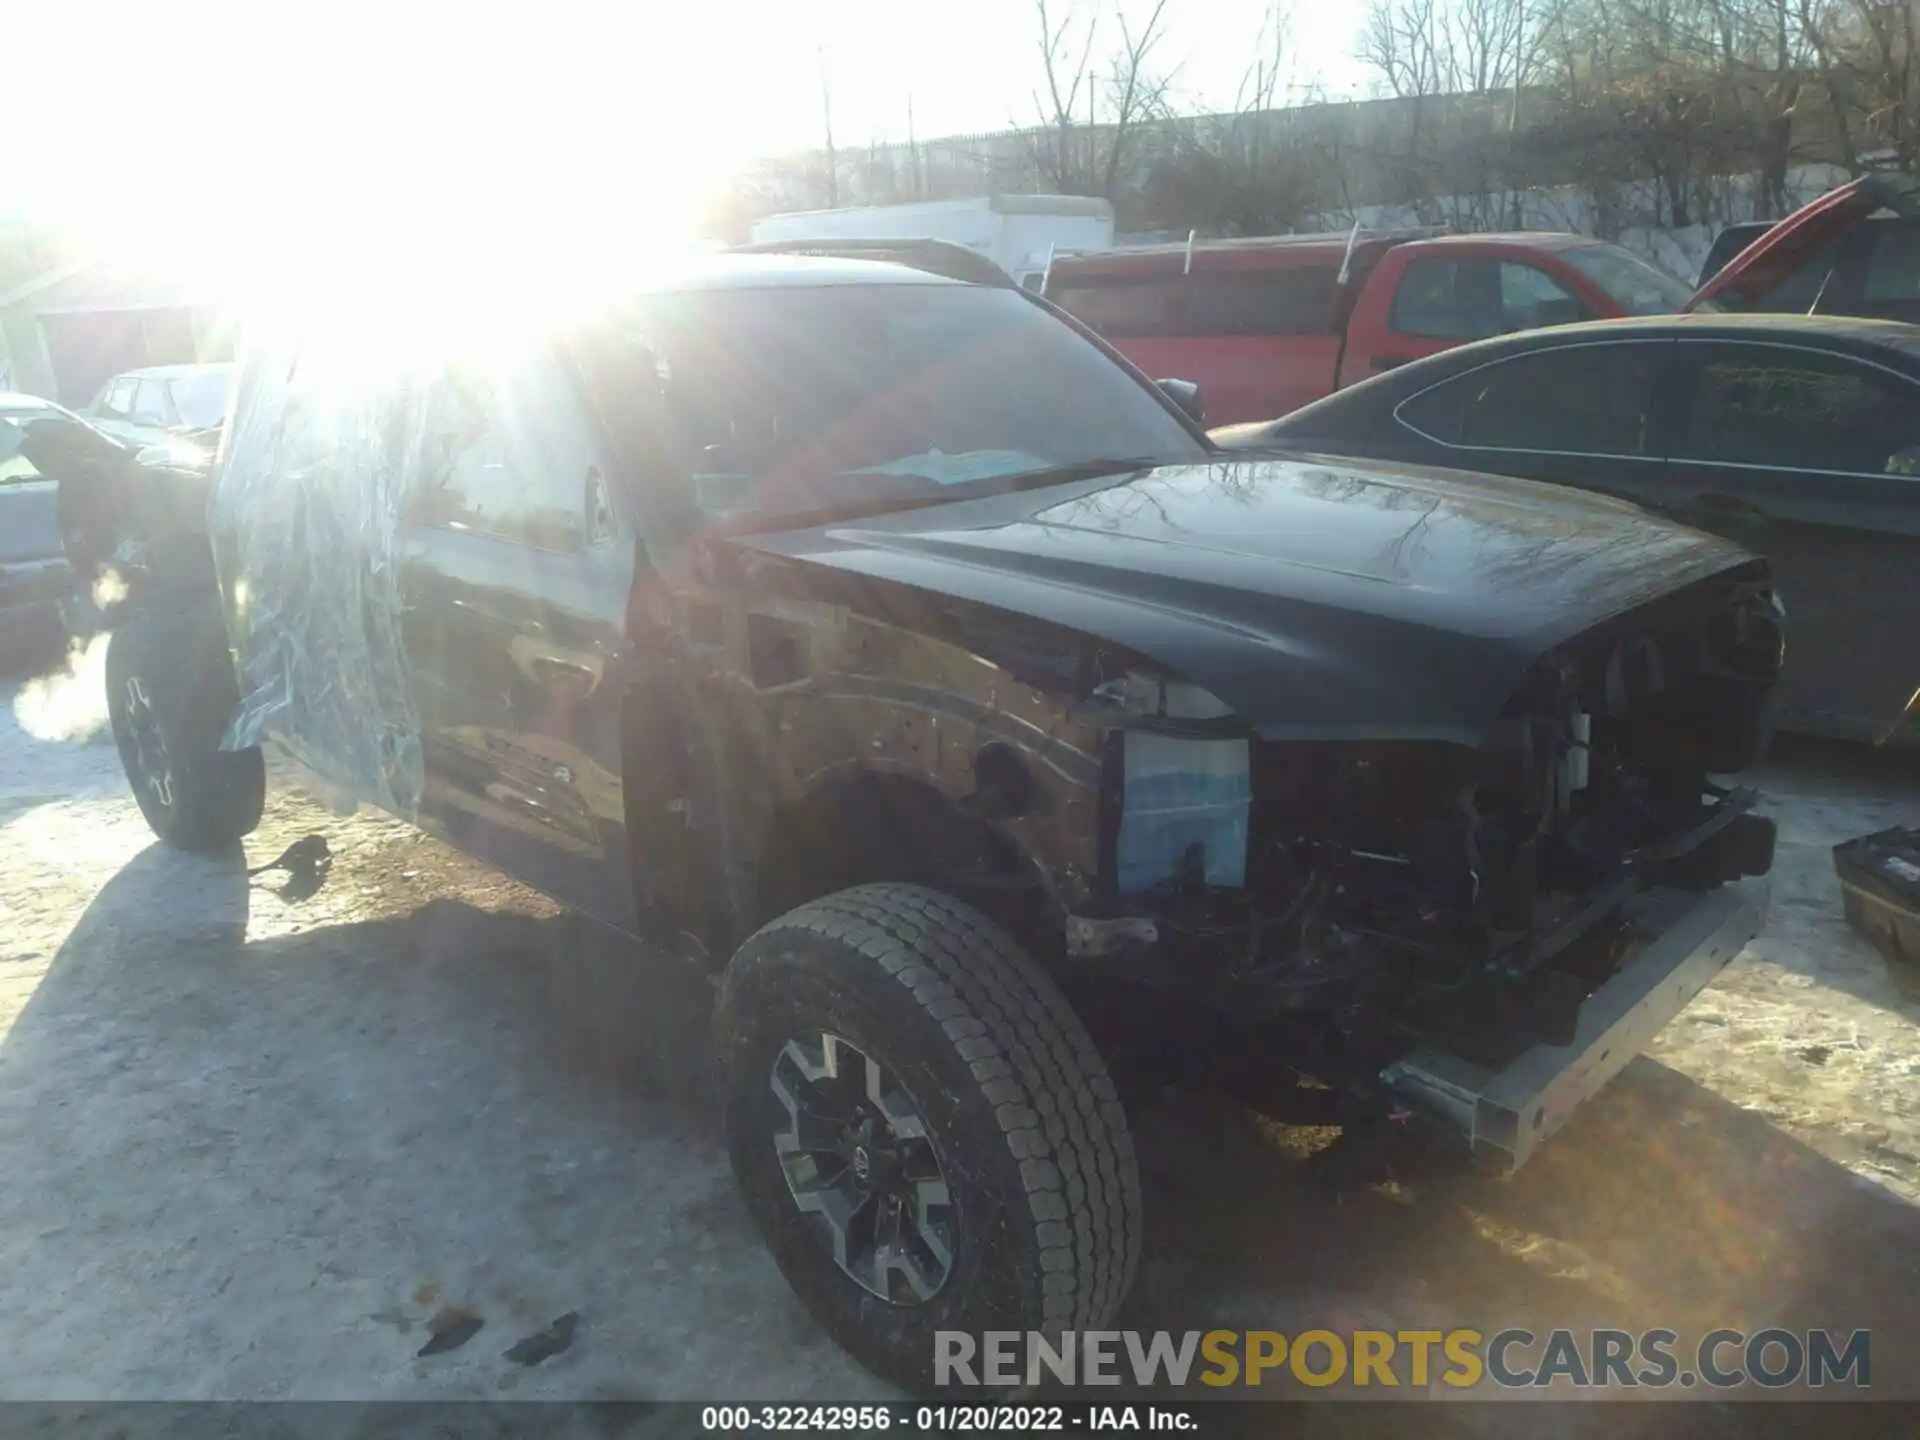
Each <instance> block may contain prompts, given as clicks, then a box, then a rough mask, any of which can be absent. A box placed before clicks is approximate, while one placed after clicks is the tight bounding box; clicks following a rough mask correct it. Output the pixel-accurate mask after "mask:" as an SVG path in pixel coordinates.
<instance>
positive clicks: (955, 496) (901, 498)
mask: <svg viewBox="0 0 1920 1440" xmlns="http://www.w3.org/2000/svg"><path fill="white" fill-rule="evenodd" d="M1162 463H1163V462H1162V461H1159V460H1155V459H1153V458H1152V457H1150V456H1140V455H1128V456H1100V457H1096V458H1094V459H1090V460H1075V461H1072V462H1071V463H1069V464H1066V465H1047V466H1043V467H1042V468H1041V469H1038V470H1015V471H1011V472H1009V473H1008V474H1005V475H983V476H981V477H980V478H979V479H978V480H964V481H960V482H957V483H955V484H951V485H939V484H938V482H936V481H932V480H929V479H928V477H926V476H924V475H918V476H916V475H907V476H903V475H901V474H899V473H898V472H895V471H853V472H851V473H849V474H847V475H843V476H839V477H836V478H838V479H842V480H858V479H861V478H863V477H864V476H866V475H872V476H873V477H874V478H886V479H890V480H900V479H917V480H926V481H927V483H929V484H933V485H936V486H937V488H936V489H934V490H931V491H923V492H920V493H917V494H910V495H869V496H862V497H861V498H859V499H857V500H848V501H845V502H843V503H841V504H837V505H820V506H815V507H813V508H811V509H807V510H783V511H771V512H762V513H753V514H745V515H740V516H738V517H736V518H735V519H734V520H733V521H732V522H730V523H729V524H727V525H726V527H725V531H724V533H728V534H736V535H748V534H754V533H756V532H765V531H770V530H805V529H808V528H809V527H811V526H814V525H833V524H841V523H844V522H846V521H849V520H866V519H871V518H872V517H874V516H876V515H893V514H897V513H900V512H902V511H907V510H925V509H927V508H928V507H929V506H933V505H957V504H959V503H961V502H962V501H966V500H979V499H983V498H985V497H987V496H990V495H1011V494H1017V493H1019V492H1020V491H1023V490H1039V489H1044V488H1045V487H1047V486H1049V485H1069V484H1072V483H1073V482H1074V481H1076V480H1098V479H1100V478H1102V477H1103V476H1109V475H1126V474H1130V473H1132V472H1133V471H1136V470H1150V469H1152V468H1153V467H1154V466H1155V465H1159V464H1162Z"/></svg>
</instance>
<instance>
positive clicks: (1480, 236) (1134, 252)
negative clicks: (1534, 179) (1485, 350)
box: [1054, 229, 1604, 276]
mask: <svg viewBox="0 0 1920 1440" xmlns="http://www.w3.org/2000/svg"><path fill="white" fill-rule="evenodd" d="M1411 241H1419V242H1420V243H1421V244H1425V245H1438V246H1446V247H1455V246H1458V247H1463V248H1471V247H1476V246H1479V247H1485V246H1499V245H1507V246H1515V247H1519V248H1522V249H1528V250H1568V249H1573V248H1576V247H1579V246H1584V245H1598V244H1602V243H1604V242H1602V241H1598V240H1595V239H1593V238H1592V237H1591V236H1587V235H1566V234H1559V233H1555V232H1550V231H1542V230H1513V231H1497V232H1493V233H1477V234H1446V233H1440V232H1436V231H1434V230H1431V229H1405V230H1362V231H1360V232H1359V234H1358V235H1357V236H1356V235H1355V234H1354V232H1353V231H1351V230H1328V231H1323V232H1319V233H1316V234H1306V235H1249V236H1244V237H1239V238H1235V239H1224V240H1197V241H1195V242H1194V243H1193V244H1192V245H1191V246H1189V245H1187V244H1186V243H1185V242H1184V241H1176V242H1172V243H1167V244H1156V245H1129V246H1127V247H1125V248H1123V249H1117V250H1103V251H1099V252H1096V253H1093V254H1080V255H1063V256H1061V257H1060V258H1058V259H1057V260H1055V261H1054V271H1055V272H1056V273H1057V274H1060V275H1063V276H1071V275H1086V276H1095V275H1113V276H1120V275H1138V274H1163V273H1166V272H1168V271H1170V270H1182V269H1184V268H1185V267H1186V263H1187V256H1188V254H1189V253H1191V255H1192V257H1193V266H1194V268H1195V269H1208V270H1228V269H1266V268H1269V267H1271V268H1285V267H1286V266H1288V265H1291V264H1316V263H1325V262H1326V261H1327V260H1328V259H1329V258H1331V259H1333V260H1335V261H1338V260H1340V259H1341V258H1343V257H1344V256H1345V255H1346V253H1347V249H1348V246H1349V245H1351V246H1352V250H1353V255H1354V258H1355V259H1356V260H1358V261H1360V262H1361V263H1363V264H1365V263H1368V262H1370V261H1372V260H1373V259H1375V258H1377V257H1378V256H1379V255H1380V254H1381V253H1382V252H1383V251H1385V250H1387V249H1390V248H1391V247H1393V246H1395V245H1404V244H1407V243H1409V242H1411Z"/></svg>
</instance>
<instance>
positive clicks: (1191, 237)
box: [1180, 230, 1200, 275]
mask: <svg viewBox="0 0 1920 1440" xmlns="http://www.w3.org/2000/svg"><path fill="white" fill-rule="evenodd" d="M1199 238H1200V232H1199V231H1198V230H1189V231H1187V268H1186V269H1184V270H1182V271H1181V272H1180V273H1181V274H1182V275H1191V274H1192V273H1193V242H1194V241H1196V240H1198V239H1199Z"/></svg>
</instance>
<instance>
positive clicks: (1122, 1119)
mask: <svg viewBox="0 0 1920 1440" xmlns="http://www.w3.org/2000/svg"><path fill="white" fill-rule="evenodd" d="M718 1019H719V1027H720V1043H721V1047H722V1053H723V1055H724V1057H725V1061H726V1074H727V1138H728V1147H729V1151H730V1155H731V1159H732V1162H733V1169H734V1174H735V1177H736V1178H737V1179H738V1181H739V1183H740V1186H741V1189H742V1191H743V1192H744V1194H745V1197H746V1201H747V1205H748V1208H749V1210H750V1211H751V1212H752V1215H753V1218H754V1221H755V1223H756V1224H757V1225H758V1227H759V1229H760V1231H761V1233H762V1235H763V1236H764V1237H765V1238H766V1241H767V1244H768V1246H769V1248H771V1250H772V1251H773V1255H774V1259H775V1260H776V1261H777V1262H778V1264H779V1266H780V1269H781V1272H782V1273H783V1274H784V1275H785V1276H786V1278H787V1281H788V1283H789V1284H791V1285H792V1286H793V1288H794V1290H795V1292H796V1293H797V1294H798V1295H799V1297H800V1299H801V1301H802V1302H803V1303H804V1304H805V1305H806V1306H807V1308H808V1309H809V1310H810V1311H811V1312H812V1313H813V1315H814V1317H815V1318H816V1319H817V1320H818V1321H819V1322H820V1323H821V1325H822V1326H823V1327H824V1328H825V1329H826V1331H827V1332H828V1333H829V1334H830V1335H832V1336H833V1337H834V1339H835V1340H836V1341H838V1342H839V1343H840V1344H841V1345H842V1346H843V1347H844V1348H845V1349H847V1350H848V1351H849V1352H850V1353H852V1354H853V1356H854V1357H855V1358H856V1359H858V1360H859V1361H860V1362H861V1363H862V1364H864V1365H866V1366H867V1367H868V1368H869V1369H871V1370H873V1371H874V1372H875V1373H877V1374H879V1375H881V1376H882V1377H884V1378H886V1379H888V1380H891V1381H893V1382H894V1383H896V1384H899V1385H902V1386H904V1387H905V1388H907V1389H909V1390H915V1391H924V1390H928V1389H932V1388H934V1387H935V1386H937V1385H938V1384H939V1383H941V1382H942V1381H944V1380H946V1379H948V1378H949V1377H948V1376H945V1375H942V1374H940V1373H939V1372H938V1370H937V1369H936V1366H935V1363H934V1362H935V1335H936V1332H938V1331H943V1330H944V1331H964V1332H966V1333H967V1334H969V1335H970V1336H972V1337H973V1340H974V1342H975V1344H976V1345H977V1344H978V1343H979V1341H980V1337H981V1335H982V1332H984V1331H988V1330H1016V1331H1038V1332H1042V1333H1045V1334H1048V1335H1050V1336H1052V1337H1053V1343H1055V1344H1057V1343H1058V1336H1059V1332H1061V1331H1064V1330H1076V1331H1084V1330H1089V1329H1099V1328H1101V1327H1102V1326H1104V1325H1106V1324H1107V1323H1108V1322H1109V1321H1111V1320H1112V1318H1113V1316H1114V1313H1115V1312H1116V1311H1117V1310H1118V1308H1119V1306H1120V1303H1121V1301H1122V1300H1123V1299H1124V1298H1125V1296H1126V1293H1127V1291H1128V1289H1129V1287H1130V1286H1131V1284H1132V1282H1133V1276H1134V1271H1135V1270H1136V1268H1137V1267H1138V1264H1139V1256H1140V1241H1141V1203H1140V1179H1139V1173H1138V1169H1137V1167H1136V1164H1135V1160H1134V1152H1133V1141H1132V1137H1131V1136H1130V1135H1129V1133H1128V1130H1127V1121H1126V1115H1125V1113H1124V1112H1123V1111H1122V1109H1121V1106H1120V1101H1119V1097H1118V1094H1117V1093H1116V1091H1115V1089H1114V1085H1113V1081H1112V1079H1111V1078H1110V1077H1109V1076H1108V1074H1107V1070H1106V1066H1105V1064H1104V1063H1103V1062H1102V1061H1101V1059H1100V1056H1099V1053H1098V1052H1097V1051H1096V1050H1095V1049H1094V1046H1093V1042H1092V1041H1091V1040H1090V1039H1089V1038H1088V1036H1087V1032H1086V1030H1085V1028H1084V1027H1083V1026H1082V1025H1081V1023H1080V1020H1079V1018H1078V1017H1077V1016H1076V1015H1075V1014H1074V1013H1073V1010H1072V1009H1071V1007H1070V1006H1069V1005H1068V1004H1067V1001H1066V999H1065V997H1064V996H1062V995H1061V993H1060V991H1059V989H1058V987H1057V986H1055V985H1054V983H1053V981H1052V980H1051V979H1050V978H1049V977H1048V976H1047V974H1046V973H1045V972H1044V971H1043V970H1042V969H1041V968H1040V967H1039V966H1038V965H1037V964H1036V963H1035V962H1034V961H1033V960H1032V959H1031V958H1030V957H1029V956H1028V955H1026V954H1025V953H1024V952H1023V951H1022V950H1021V949H1020V947H1019V946H1018V945H1017V944H1015V942H1014V941H1013V940H1012V938H1011V937H1010V936H1008V935H1007V934H1006V932H1005V931H1003V930H1002V929H1000V927H999V926H998V925H996V924H995V923H994V922H993V921H991V920H990V919H988V918H987V917H986V916H985V915H983V914H981V913H980V912H979V911H978V910H975V909H974V908H973V907H971V906H969V905H966V904H963V903H961V902H960V901H958V900H954V899H952V898H951V897H949V896H947V895H944V894H942V893H940V892H939V891H936V890H931V889H927V888H925V887H922V886H917V885H897V884H887V885H864V886H859V887H857V888H855V889H851V890H844V891H841V892H839V893H837V894H833V895H829V896H827V897H825V898H824V899H820V900H816V901H813V902H811V903H809V904H806V905H802V906H800V907H799V908H798V909H796V910H793V911H790V912H789V913H788V914H786V915H784V916H782V917H780V918H779V919H777V920H775V921H773V922H772V923H771V924H770V925H768V926H766V927H765V928H764V929H762V930H761V931H759V932H758V933H757V934H756V935H754V936H753V937H752V938H751V939H749V940H748V941H747V942H746V944H745V945H743V946H742V947H741V948H740V951H739V953H738V954H736V955H735V956H734V958H733V961H732V963H731V964H730V965H729V966H728V968H727V973H726V977H725V980H724V982H723V984H722V987H721V995H720V1006H719V1012H718ZM974 1370H975V1373H976V1374H977V1373H978V1356H977V1354H976V1356H975V1360H974Z"/></svg>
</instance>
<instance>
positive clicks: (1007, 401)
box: [631, 282, 1210, 525]
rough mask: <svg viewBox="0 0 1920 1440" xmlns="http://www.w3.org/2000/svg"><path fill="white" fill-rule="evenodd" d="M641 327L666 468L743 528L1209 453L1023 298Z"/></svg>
mask: <svg viewBox="0 0 1920 1440" xmlns="http://www.w3.org/2000/svg"><path fill="white" fill-rule="evenodd" d="M635 318H636V319H637V320H638V322H639V323H638V329H637V331H636V332H631V333H633V338H634V340H635V341H636V342H637V344H638V345H639V347H640V349H641V351H643V352H645V354H646V357H647V361H648V363H650V364H651V365H652V367H653V373H654V375H655V377H657V381H658V386H659V396H660V400H661V402H662V403H661V407H660V411H659V415H660V421H659V428H660V429H661V430H662V431H664V439H665V441H666V445H665V449H666V451H667V454H668V456H669V457H670V459H671V460H672V462H673V464H672V468H673V469H675V470H678V471H679V472H680V474H681V475H683V476H685V477H687V478H688V479H690V481H691V483H692V485H693V487H694V492H695V497H696V499H697V501H698V503H699V504H700V506H701V508H702V509H704V510H706V511H708V512H709V513H712V514H716V515H720V516H723V517H725V518H728V519H733V520H741V521H745V522H747V523H748V524H749V525H752V524H757V523H759V522H761V521H763V520H766V519H777V518H779V517H782V516H798V515H802V514H813V513H817V512H832V511H835V510H841V509H847V510H856V511H870V510H876V509H885V508H888V507H890V506H892V505H895V504H898V505H900V506H909V505H915V504H924V503H926V502H927V501H928V500H930V499H961V498H966V497H969V496H972V495H977V494H982V493H991V492H993V491H996V490H1003V489H1010V488H1015V487H1017V486H1019V485H1021V484H1022V483H1035V484H1038V483H1048V482H1049V481H1051V480H1052V479H1055V478H1059V479H1065V478H1070V477H1080V476H1084V475H1086V474H1088V473H1097V472H1098V469H1099V467H1100V466H1101V465H1102V464H1103V463H1106V462H1108V461H1111V468H1113V469H1115V470H1121V469H1125V468H1128V467H1130V466H1132V465H1136V464H1138V465H1150V464H1161V463H1178V462H1193V461H1200V460H1204V459H1205V458H1206V457H1207V456H1208V454H1209V453H1210V451H1209V450H1208V448H1207V447H1206V446H1205V445H1204V444H1202V443H1201V441H1200V440H1198V439H1197V438H1195V437H1194V435H1193V434H1192V433H1191V432H1190V431H1188V430H1187V429H1186V427H1185V426H1184V425H1182V424H1181V423H1180V421H1179V420H1177V419H1176V418H1175V416H1174V414H1173V413H1172V412H1170V411H1169V409H1168V408H1167V407H1166V406H1165V405H1164V404H1163V403H1162V402H1161V400H1160V398H1159V397H1158V396H1156V395H1155V394H1154V393H1153V392H1152V391H1151V390H1150V389H1148V388H1147V387H1145V386H1143V385H1141V384H1140V382H1139V381H1138V380H1137V379H1135V378H1134V377H1133V376H1132V375H1129V374H1128V373H1127V372H1126V371H1125V370H1123V369H1122V368H1121V367H1120V366H1118V365H1116V364H1115V363H1114V362H1113V361H1112V360H1110V359H1109V358H1108V357H1107V356H1106V355H1105V354H1103V353H1102V352H1101V351H1100V350H1099V349H1098V348H1097V347H1095V346H1094V345H1092V344H1090V343H1089V342H1088V341H1087V340H1085V339H1084V338H1083V337H1082V336H1080V335H1079V334H1077V333H1076V332H1075V331H1074V330H1073V329H1072V328H1071V327H1070V326H1067V325H1065V324H1063V323H1061V322H1060V321H1059V320H1058V319H1056V318H1055V317H1054V316H1052V315H1050V314H1048V313H1047V312H1046V311H1045V310H1043V309H1042V308H1041V307H1040V306H1039V305H1037V304H1035V303H1034V302H1033V301H1031V300H1029V299H1028V298H1026V297H1025V296H1023V295H1021V294H1020V293H1019V292H1017V291H1012V290H998V289H990V288H987V287H983V286H973V285H955V284H944V283H942V284H914V283H899V282H896V283H877V284H838V285H818V286H814V285H806V286H800V285H775V286H765V287H752V288H741V289H715V290H704V291H689V292H684V293H679V294H672V295H663V296H657V297H653V298H652V299H650V300H648V301H647V302H646V303H645V304H644V306H643V307H642V308H641V310H640V311H639V313H638V314H637V315H636V317H635Z"/></svg>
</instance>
